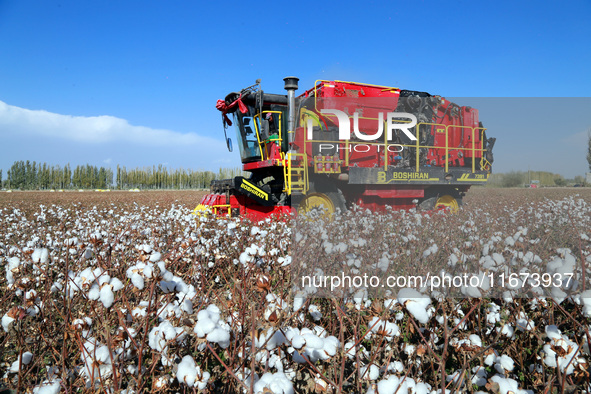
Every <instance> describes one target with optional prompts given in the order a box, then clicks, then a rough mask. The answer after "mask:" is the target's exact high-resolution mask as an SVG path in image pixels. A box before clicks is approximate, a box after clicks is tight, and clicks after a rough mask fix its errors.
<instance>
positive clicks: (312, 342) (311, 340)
mask: <svg viewBox="0 0 591 394" xmlns="http://www.w3.org/2000/svg"><path fill="white" fill-rule="evenodd" d="M303 337H304V339H305V341H306V346H309V347H313V348H315V349H322V347H323V346H324V341H323V340H322V338H319V337H317V336H316V335H314V334H305V335H303Z"/></svg>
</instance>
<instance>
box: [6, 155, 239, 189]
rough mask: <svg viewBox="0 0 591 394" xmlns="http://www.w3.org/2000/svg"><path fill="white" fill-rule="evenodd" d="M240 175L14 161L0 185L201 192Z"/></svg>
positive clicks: (236, 172)
mask: <svg viewBox="0 0 591 394" xmlns="http://www.w3.org/2000/svg"><path fill="white" fill-rule="evenodd" d="M239 175H244V173H243V172H242V170H241V169H240V168H220V169H219V171H218V172H217V173H214V172H212V171H199V170H191V169H182V168H178V169H169V168H166V167H164V166H163V165H161V164H160V165H158V166H152V167H143V168H133V169H127V168H126V167H125V166H119V165H118V166H117V170H116V173H114V172H113V170H112V169H111V168H110V167H97V166H93V165H90V164H86V165H78V166H76V167H75V168H74V169H73V170H72V168H71V167H70V165H69V164H66V165H65V166H64V167H61V166H59V165H50V164H48V163H37V162H35V161H32V162H31V161H29V160H26V161H23V160H20V161H15V162H14V163H13V164H12V166H11V167H10V169H9V170H8V171H7V172H6V179H4V178H3V173H2V169H0V185H1V186H2V187H3V188H6V189H18V190H56V189H111V188H113V189H130V188H140V189H201V188H208V187H209V184H210V183H211V181H212V180H213V179H226V178H233V177H235V176H239Z"/></svg>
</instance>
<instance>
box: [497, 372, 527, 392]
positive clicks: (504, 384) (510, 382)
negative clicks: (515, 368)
mask: <svg viewBox="0 0 591 394" xmlns="http://www.w3.org/2000/svg"><path fill="white" fill-rule="evenodd" d="M490 380H491V381H492V382H494V383H497V384H498V385H499V393H501V394H508V393H513V394H528V393H533V392H532V391H527V390H520V389H519V383H518V382H517V381H516V380H514V379H510V378H504V377H502V376H500V375H495V376H493V377H492V378H490Z"/></svg>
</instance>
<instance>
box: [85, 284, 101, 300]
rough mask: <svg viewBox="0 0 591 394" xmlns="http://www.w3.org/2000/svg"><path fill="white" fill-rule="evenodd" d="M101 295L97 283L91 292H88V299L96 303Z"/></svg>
mask: <svg viewBox="0 0 591 394" xmlns="http://www.w3.org/2000/svg"><path fill="white" fill-rule="evenodd" d="M100 295H101V293H100V288H99V286H98V285H97V284H96V283H95V284H93V285H92V287H91V288H90V290H89V291H88V298H89V299H91V300H93V301H95V300H98V299H99V297H100Z"/></svg>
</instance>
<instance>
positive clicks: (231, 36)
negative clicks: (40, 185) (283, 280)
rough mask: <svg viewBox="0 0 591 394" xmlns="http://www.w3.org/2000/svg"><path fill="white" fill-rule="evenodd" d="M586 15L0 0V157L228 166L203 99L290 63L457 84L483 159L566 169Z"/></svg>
mask: <svg viewBox="0 0 591 394" xmlns="http://www.w3.org/2000/svg"><path fill="white" fill-rule="evenodd" d="M590 20H591V2H590V1H589V0H581V1H577V0H575V1H569V2H564V3H558V2H556V1H535V2H534V1H473V2H468V1H461V2H460V1H447V2H439V1H437V2H436V1H384V2H372V1H366V2H357V1H355V2H352V1H339V2H336V1H324V2H316V1H300V2H297V3H294V2H285V3H284V2H267V3H264V2H244V1H242V2H232V1H226V2H198V1H149V0H142V1H127V0H118V1H109V0H101V1H80V0H60V1H53V0H0V35H1V37H2V40H0V141H2V151H1V152H2V153H1V154H0V168H2V169H4V173H6V170H7V169H8V168H9V167H10V165H11V164H12V163H13V162H14V161H15V160H27V159H28V160H35V161H38V162H39V161H40V162H48V163H53V164H60V165H64V164H66V163H68V162H69V163H70V164H71V165H76V164H86V163H90V164H94V165H105V166H109V165H115V164H117V163H118V164H122V165H125V166H128V167H138V166H139V167H142V166H151V165H153V164H159V163H163V164H166V165H168V166H170V167H173V168H178V167H183V168H194V169H212V170H217V168H219V167H237V166H238V165H239V157H238V155H237V154H236V152H235V153H233V154H230V153H228V152H227V151H226V148H225V144H224V142H223V128H222V124H221V118H220V114H219V112H218V111H217V110H216V109H215V101H216V100H217V99H219V98H223V97H224V96H225V95H226V94H227V93H229V92H231V91H236V90H239V89H241V88H242V87H245V86H247V85H250V84H252V83H254V81H255V80H256V79H257V78H261V79H262V83H263V89H264V90H265V91H268V92H275V93H282V92H283V81H282V79H283V77H285V76H288V75H295V76H298V77H299V78H300V88H301V89H300V91H303V90H304V89H306V88H309V87H311V86H312V85H313V84H314V81H315V80H317V79H341V80H354V81H359V82H367V83H373V84H382V85H389V86H396V87H400V88H403V89H412V90H422V91H428V92H430V93H432V94H439V95H443V96H446V97H463V99H461V101H464V100H465V101H466V102H465V103H464V102H462V103H463V104H465V105H473V106H475V107H477V108H479V109H480V110H481V119H482V121H483V122H484V124H485V126H487V127H489V135H492V136H496V137H497V138H498V142H497V146H496V147H495V150H496V152H495V153H496V163H495V168H494V169H495V171H499V172H502V171H510V170H527V169H528V167H529V168H531V169H532V170H534V169H535V170H547V171H553V172H559V173H562V174H563V175H565V176H567V177H573V176H574V175H579V174H583V173H584V172H585V171H586V170H588V168H587V163H586V160H585V144H586V133H587V130H588V129H589V128H591V106H590V105H589V103H590V101H589V99H587V98H585V97H588V96H591V94H590V92H591V72H590V71H589V70H590V67H589V65H590V64H591V40H589V38H590V37H591V23H590ZM469 97H566V98H573V97H574V98H578V99H575V100H574V101H568V100H572V99H554V100H555V101H552V102H551V103H549V104H547V105H546V104H545V105H543V106H536V105H533V104H532V102H531V101H528V100H518V101H513V102H512V103H511V106H510V108H509V107H508V108H507V109H504V107H503V105H504V104H505V103H506V101H503V100H501V99H496V101H495V100H493V101H492V102H491V101H486V100H482V99H480V101H478V100H470V99H469ZM564 100H566V101H564ZM476 101H478V102H479V103H482V104H481V105H482V106H483V107H478V106H477V105H474V104H472V103H473V102H476ZM518 104H519V105H522V104H523V105H524V109H522V110H521V109H519V108H515V105H518ZM557 107H560V108H563V110H562V111H560V112H557V113H555V114H553V113H552V109H553V108H557ZM511 108H512V109H511ZM544 118H548V121H545V120H543V119H544ZM518 124H519V125H518ZM493 126H494V127H493ZM532 142H535V143H532Z"/></svg>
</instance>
